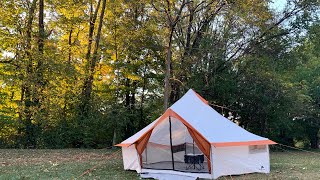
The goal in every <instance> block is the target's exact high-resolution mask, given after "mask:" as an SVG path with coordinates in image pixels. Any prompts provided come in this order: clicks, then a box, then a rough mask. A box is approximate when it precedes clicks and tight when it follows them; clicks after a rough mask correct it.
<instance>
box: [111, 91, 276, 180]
mask: <svg viewBox="0 0 320 180" xmlns="http://www.w3.org/2000/svg"><path fill="white" fill-rule="evenodd" d="M270 144H276V143H275V142H273V141H271V140H269V139H267V138H264V137H260V136H258V135H255V134H252V133H250V132H248V131H246V130H245V129H243V128H241V127H240V126H238V125H237V124H235V123H233V122H231V121H230V120H229V119H227V118H225V117H224V116H222V115H220V114H219V113H218V112H216V111H215V110H214V109H213V108H211V107H210V106H209V105H208V102H207V101H206V100H205V99H204V98H202V97H201V96H200V95H199V94H197V93H196V92H195V91H193V90H191V89H190V90H189V91H188V92H187V93H186V94H185V95H184V96H183V97H182V98H181V99H180V100H178V101H177V102H176V103H174V104H173V105H172V106H171V107H170V108H168V109H167V110H166V112H165V113H164V114H163V115H162V116H160V117H159V118H158V119H156V120H155V121H154V122H152V123H151V124H149V125H148V126H146V127H145V128H143V129H142V130H141V131H139V132H137V133H136V134H134V135H133V136H131V137H130V138H128V139H126V140H125V141H123V142H122V143H120V144H118V145H117V146H121V147H122V155H123V164H124V169H125V170H135V171H137V172H138V173H140V175H141V177H145V178H156V179H175V180H177V179H179V178H180V179H196V178H198V177H199V178H207V179H216V178H218V177H220V176H225V175H239V174H247V173H254V172H258V173H269V172H270V160H269V146H268V145H270Z"/></svg>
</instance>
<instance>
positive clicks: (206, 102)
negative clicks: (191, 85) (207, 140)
mask: <svg viewBox="0 0 320 180" xmlns="http://www.w3.org/2000/svg"><path fill="white" fill-rule="evenodd" d="M192 91H193V92H194V93H195V94H196V95H197V97H198V98H199V99H200V100H201V101H202V102H204V103H205V104H206V105H208V104H209V102H208V101H207V100H205V99H204V98H203V97H202V96H200V95H199V94H198V93H197V92H196V91H195V90H193V89H192Z"/></svg>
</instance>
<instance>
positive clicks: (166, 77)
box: [164, 27, 174, 111]
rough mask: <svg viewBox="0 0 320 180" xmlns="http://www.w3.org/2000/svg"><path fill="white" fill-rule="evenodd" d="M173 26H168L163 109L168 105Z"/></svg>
mask: <svg viewBox="0 0 320 180" xmlns="http://www.w3.org/2000/svg"><path fill="white" fill-rule="evenodd" d="M173 31H174V27H170V36H169V44H168V47H167V58H166V74H165V79H164V110H165V111H166V110H167V109H168V105H169V94H170V82H169V79H170V72H171V56H172V55H171V53H172V36H173Z"/></svg>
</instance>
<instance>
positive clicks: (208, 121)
mask: <svg viewBox="0 0 320 180" xmlns="http://www.w3.org/2000/svg"><path fill="white" fill-rule="evenodd" d="M168 110H169V111H170V112H172V111H173V112H174V113H176V114H178V115H179V116H180V117H181V118H183V120H185V121H186V122H187V123H189V124H190V125H191V126H192V127H193V128H194V129H196V130H197V131H198V132H199V133H200V134H201V135H202V136H203V137H204V138H205V139H206V140H207V141H209V142H210V143H211V144H212V145H213V146H215V147H223V146H241V145H262V144H276V143H275V142H273V141H271V140H269V139H267V138H264V137H261V136H258V135H255V134H253V133H250V132H248V131H246V130H245V129H243V128H241V127H240V126H238V125H237V124H235V123H233V122H231V121H230V120H229V119H227V118H225V117H224V116H222V115H221V114H219V113H218V112H217V111H215V110H214V109H213V108H211V107H210V106H209V105H208V102H207V101H206V100H205V99H204V98H202V97H201V96H200V95H199V94H197V93H196V92H195V91H193V90H192V89H190V90H189V91H188V92H187V93H186V94H185V95H184V96H183V97H181V99H179V100H178V101H177V102H176V103H174V104H173V105H172V106H171V107H170V108H169V109H168ZM168 110H167V111H166V112H169V111H168ZM166 114H167V115H168V114H170V113H164V114H163V115H162V116H160V117H159V118H158V119H157V120H155V121H154V122H152V123H151V124H149V125H148V126H146V127H145V128H143V129H142V130H140V131H139V132H137V133H136V134H134V135H133V136H131V137H130V138H128V139H126V140H125V141H123V142H122V143H120V144H118V145H117V146H130V145H131V144H133V143H135V142H136V141H137V140H138V139H139V138H140V137H141V136H143V135H144V134H145V133H147V132H148V131H149V130H151V129H152V128H154V126H156V125H157V122H158V121H161V120H163V118H165V117H164V116H165V115H166Z"/></svg>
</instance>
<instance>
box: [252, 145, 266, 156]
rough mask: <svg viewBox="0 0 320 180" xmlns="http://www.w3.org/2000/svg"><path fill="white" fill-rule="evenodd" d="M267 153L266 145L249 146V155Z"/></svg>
mask: <svg viewBox="0 0 320 180" xmlns="http://www.w3.org/2000/svg"><path fill="white" fill-rule="evenodd" d="M266 151H267V146H266V145H252V146H249V153H250V154H254V153H262V152H266Z"/></svg>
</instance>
